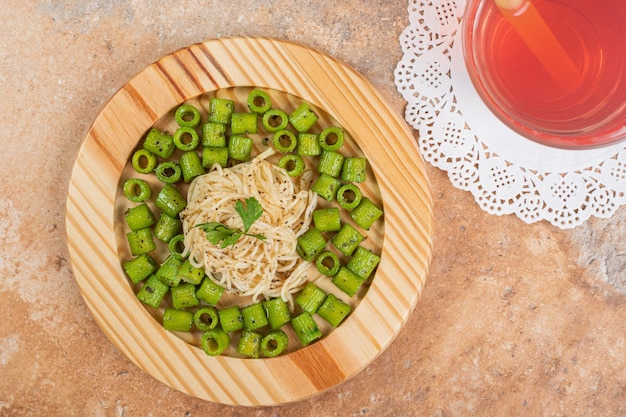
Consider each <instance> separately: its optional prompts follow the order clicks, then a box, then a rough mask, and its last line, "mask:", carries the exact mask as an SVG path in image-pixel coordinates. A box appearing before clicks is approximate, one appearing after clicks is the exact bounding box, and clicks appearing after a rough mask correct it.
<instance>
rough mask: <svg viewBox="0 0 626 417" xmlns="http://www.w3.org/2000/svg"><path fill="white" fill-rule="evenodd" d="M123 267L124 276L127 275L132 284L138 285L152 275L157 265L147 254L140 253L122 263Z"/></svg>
mask: <svg viewBox="0 0 626 417" xmlns="http://www.w3.org/2000/svg"><path fill="white" fill-rule="evenodd" d="M123 267H124V272H126V275H128V278H130V280H131V281H132V282H133V284H138V283H139V282H141V281H143V280H144V279H146V278H148V277H149V276H150V275H152V274H153V273H154V272H155V271H156V270H157V268H158V265H157V263H156V261H155V260H154V258H152V256H150V255H148V254H147V253H142V254H141V255H139V256H137V257H135V258H133V259H131V260H129V261H126V262H124V264H123Z"/></svg>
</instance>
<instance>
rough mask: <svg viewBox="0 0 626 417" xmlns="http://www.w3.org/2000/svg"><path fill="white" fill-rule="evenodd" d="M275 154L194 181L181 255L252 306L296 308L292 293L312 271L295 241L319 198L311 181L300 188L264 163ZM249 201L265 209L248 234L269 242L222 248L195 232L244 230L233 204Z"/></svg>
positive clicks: (217, 169) (183, 216) (244, 239)
mask: <svg viewBox="0 0 626 417" xmlns="http://www.w3.org/2000/svg"><path fill="white" fill-rule="evenodd" d="M271 153H272V152H271V151H269V152H265V153H263V154H261V155H259V156H257V157H256V158H254V159H253V160H252V161H250V162H247V163H242V164H239V165H235V166H233V167H231V168H226V169H223V168H221V167H219V166H216V167H214V168H213V171H211V172H209V173H208V174H205V175H202V176H199V177H197V178H195V179H194V180H193V181H192V182H191V184H190V186H189V193H188V201H187V208H186V209H185V210H183V212H182V213H181V216H180V217H181V219H182V222H183V232H184V234H185V239H184V246H185V250H184V252H183V254H184V255H186V256H189V260H190V262H191V264H192V265H193V266H195V267H201V268H204V270H205V272H206V274H207V275H208V276H210V277H211V278H212V279H213V280H214V281H215V282H217V283H218V284H220V285H222V286H224V287H225V288H226V289H227V290H228V291H229V292H231V293H234V294H237V295H240V296H252V299H253V300H254V301H257V300H259V299H260V298H263V299H269V298H273V297H281V298H283V300H285V301H286V302H287V303H288V304H289V305H290V307H293V296H292V294H293V293H294V292H297V291H299V290H300V289H301V288H302V287H303V286H304V284H305V283H306V281H307V274H306V270H307V268H308V267H309V263H308V262H305V261H303V260H302V259H301V258H300V256H299V255H298V254H297V253H296V244H297V237H298V236H300V235H301V234H303V233H304V232H306V231H307V230H308V228H309V224H310V220H311V216H312V213H313V210H314V209H315V205H316V202H317V199H316V195H315V193H314V192H313V191H311V190H310V189H309V188H310V187H309V186H308V185H310V184H307V183H308V182H310V178H311V177H310V176H303V179H302V181H301V184H298V185H296V184H295V183H294V182H293V181H292V179H291V178H290V177H289V176H288V175H287V172H286V171H285V170H284V169H282V168H279V167H278V166H276V165H275V164H272V163H270V162H268V161H266V160H265V158H266V157H267V156H269V155H271ZM249 197H255V198H256V199H257V200H258V201H259V203H260V204H261V206H262V207H263V214H262V215H261V217H260V218H259V219H258V220H257V221H256V222H254V223H253V224H252V226H251V228H250V230H249V233H254V234H262V235H264V236H265V237H266V238H267V240H266V241H261V240H259V239H257V238H255V237H252V236H246V235H244V236H242V237H241V238H240V239H239V240H238V241H237V243H236V244H235V245H234V246H229V247H227V248H224V249H221V248H220V247H219V245H215V244H213V243H211V242H209V241H208V240H207V239H206V237H205V233H204V231H203V230H201V229H200V228H198V227H194V226H196V225H198V224H202V223H208V222H219V223H222V224H224V225H225V226H226V227H229V228H233V229H238V230H242V229H243V222H242V221H241V216H240V215H239V213H237V211H236V210H235V203H236V202H237V201H239V200H245V199H246V198H249Z"/></svg>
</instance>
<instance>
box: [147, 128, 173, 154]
mask: <svg viewBox="0 0 626 417" xmlns="http://www.w3.org/2000/svg"><path fill="white" fill-rule="evenodd" d="M143 148H144V149H145V150H147V151H148V152H152V153H153V154H155V155H157V156H160V157H161V158H164V159H165V158H169V157H170V156H172V153H174V149H175V148H176V146H174V138H173V137H172V136H171V135H168V134H166V133H163V132H161V131H160V130H159V129H157V128H155V127H153V128H152V129H150V130H149V131H148V134H147V135H146V138H145V140H144V141H143Z"/></svg>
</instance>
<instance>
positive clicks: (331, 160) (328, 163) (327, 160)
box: [317, 150, 345, 178]
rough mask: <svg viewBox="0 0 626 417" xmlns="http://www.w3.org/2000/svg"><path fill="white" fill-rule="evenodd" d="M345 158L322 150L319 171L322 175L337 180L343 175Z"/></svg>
mask: <svg viewBox="0 0 626 417" xmlns="http://www.w3.org/2000/svg"><path fill="white" fill-rule="evenodd" d="M344 159H345V157H344V156H343V155H342V154H340V153H338V152H332V151H327V150H322V154H321V156H320V160H319V162H318V163H317V171H318V172H319V173H320V174H326V175H330V176H331V177H334V178H337V177H339V174H341V167H342V166H343V160H344Z"/></svg>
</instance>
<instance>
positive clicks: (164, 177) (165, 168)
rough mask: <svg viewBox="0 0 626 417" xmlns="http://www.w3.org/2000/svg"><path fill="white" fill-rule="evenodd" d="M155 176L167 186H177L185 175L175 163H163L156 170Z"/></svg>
mask: <svg viewBox="0 0 626 417" xmlns="http://www.w3.org/2000/svg"><path fill="white" fill-rule="evenodd" d="M154 174H155V175H156V177H157V179H158V180H159V181H161V182H164V183H166V184H175V183H177V182H179V181H180V180H181V179H182V178H183V173H182V171H181V169H180V165H178V164H177V163H176V162H174V161H164V162H161V163H160V164H159V165H157V167H156V168H155V169H154Z"/></svg>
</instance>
